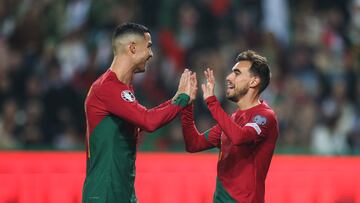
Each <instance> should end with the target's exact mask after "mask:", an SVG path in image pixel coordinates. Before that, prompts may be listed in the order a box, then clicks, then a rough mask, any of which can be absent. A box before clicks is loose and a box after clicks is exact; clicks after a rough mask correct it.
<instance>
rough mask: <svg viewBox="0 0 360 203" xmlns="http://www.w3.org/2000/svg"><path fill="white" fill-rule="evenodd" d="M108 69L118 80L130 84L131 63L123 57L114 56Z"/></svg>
mask: <svg viewBox="0 0 360 203" xmlns="http://www.w3.org/2000/svg"><path fill="white" fill-rule="evenodd" d="M110 70H111V71H113V72H114V73H115V75H116V77H117V79H118V80H119V81H121V82H122V83H124V84H125V85H130V84H132V80H133V77H134V71H133V65H132V63H131V62H130V61H129V59H126V58H125V57H121V56H115V57H114V59H113V62H112V63H111V66H110Z"/></svg>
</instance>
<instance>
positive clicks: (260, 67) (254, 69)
mask: <svg viewBox="0 0 360 203" xmlns="http://www.w3.org/2000/svg"><path fill="white" fill-rule="evenodd" d="M239 61H250V62H251V67H250V73H251V74H253V75H255V76H259V77H260V84H259V85H260V88H259V94H260V93H261V92H263V91H264V90H265V88H266V87H267V86H268V85H269V82H270V68H269V65H268V62H267V59H266V58H265V57H263V56H260V55H259V54H258V53H256V52H255V51H252V50H247V51H243V52H241V53H240V54H239V55H238V56H237V57H236V62H239Z"/></svg>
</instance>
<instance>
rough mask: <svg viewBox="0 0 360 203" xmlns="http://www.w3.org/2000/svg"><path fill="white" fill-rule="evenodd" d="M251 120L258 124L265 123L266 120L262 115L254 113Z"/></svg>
mask: <svg viewBox="0 0 360 203" xmlns="http://www.w3.org/2000/svg"><path fill="white" fill-rule="evenodd" d="M253 122H254V123H256V124H258V125H265V124H266V122H267V119H266V118H265V117H264V116H260V115H256V116H255V117H254V118H253Z"/></svg>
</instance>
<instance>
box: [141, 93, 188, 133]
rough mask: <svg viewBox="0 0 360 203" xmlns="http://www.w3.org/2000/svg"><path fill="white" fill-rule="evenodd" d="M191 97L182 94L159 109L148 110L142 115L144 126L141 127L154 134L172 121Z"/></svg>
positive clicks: (161, 105)
mask: <svg viewBox="0 0 360 203" xmlns="http://www.w3.org/2000/svg"><path fill="white" fill-rule="evenodd" d="M188 102H189V96H188V95H186V94H180V95H179V97H178V98H177V99H176V100H175V101H173V102H171V101H170V100H169V101H166V102H165V103H164V104H160V105H159V106H158V107H155V108H153V109H149V110H146V111H145V112H144V115H142V117H143V118H142V124H141V125H140V127H141V128H143V129H144V130H146V131H149V132H152V131H155V130H156V129H158V128H160V127H162V126H164V125H165V124H167V123H169V122H170V121H172V120H173V119H174V118H175V117H176V115H177V114H178V113H179V112H180V111H181V110H182V109H183V108H184V107H185V106H186V105H187V103H188Z"/></svg>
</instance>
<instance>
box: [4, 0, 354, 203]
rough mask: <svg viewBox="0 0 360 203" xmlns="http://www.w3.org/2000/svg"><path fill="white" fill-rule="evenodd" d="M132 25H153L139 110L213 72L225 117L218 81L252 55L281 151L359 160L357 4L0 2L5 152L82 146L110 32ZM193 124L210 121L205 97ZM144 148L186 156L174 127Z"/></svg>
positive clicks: (341, 0) (310, 0) (287, 0)
mask: <svg viewBox="0 0 360 203" xmlns="http://www.w3.org/2000/svg"><path fill="white" fill-rule="evenodd" d="M128 21H132V22H138V23H141V24H144V25H146V26H147V27H149V28H150V30H151V34H152V40H153V44H154V49H153V51H154V57H153V59H152V61H151V63H150V65H149V67H148V69H147V72H146V73H145V74H138V75H137V76H136V77H135V81H134V82H135V91H136V96H137V99H138V100H139V101H140V103H142V104H143V105H144V106H147V107H153V106H155V105H156V104H159V103H161V102H163V101H165V100H166V99H168V98H170V97H172V96H173V95H174V94H175V91H176V88H177V85H178V82H177V81H178V79H179V76H180V73H181V72H182V71H183V69H184V68H186V67H187V68H190V69H191V70H193V71H196V72H197V73H198V75H199V76H200V77H199V78H198V79H200V80H201V78H202V76H201V75H202V74H201V73H202V71H203V70H204V69H205V68H206V67H211V68H213V69H215V74H216V78H217V82H218V84H217V86H216V91H217V93H216V94H217V96H218V98H220V99H223V100H222V104H223V106H224V108H225V109H226V110H227V111H228V112H231V111H232V110H234V105H232V104H231V103H230V102H228V101H226V99H224V91H223V90H224V86H225V81H224V78H225V76H226V75H227V74H228V73H229V72H230V70H231V67H232V65H233V64H234V59H235V56H236V55H237V54H238V53H239V52H240V51H242V50H246V49H254V50H256V51H258V52H260V53H261V54H263V55H265V56H266V57H267V58H268V60H269V61H270V64H271V70H272V81H271V83H270V86H269V88H268V89H267V90H266V91H265V93H264V94H263V98H264V99H265V100H266V101H267V102H268V103H269V104H270V105H271V106H272V107H273V108H274V109H275V111H276V112H277V115H278V119H279V121H280V137H279V140H278V144H277V149H276V153H277V154H280V153H281V154H309V155H315V154H316V155H358V154H360V105H359V104H360V68H359V67H360V0H302V1H295V0H196V1H183V0H151V1H149V0H121V1H119V0H1V1H0V149H1V150H2V151H7V150H83V149H84V134H85V133H84V131H85V122H84V111H83V102H84V99H85V96H86V93H87V91H88V89H89V87H90V84H91V83H92V82H93V81H94V80H95V79H96V78H97V77H98V76H99V75H100V74H101V73H103V72H104V71H105V70H106V69H107V68H108V67H109V65H110V63H111V59H112V50H111V34H112V31H113V29H114V28H115V27H116V26H117V25H119V24H121V23H123V22H128ZM175 81H176V82H175ZM196 121H197V123H198V127H199V128H200V129H202V130H205V129H207V128H208V127H210V126H211V125H212V124H214V122H213V121H212V119H211V117H210V114H209V113H208V111H207V110H206V108H205V105H204V104H203V102H202V98H201V94H199V96H198V100H197V103H196ZM140 151H150V152H155V151H156V152H159V151H160V152H183V151H184V145H183V139H182V134H181V126H180V122H179V120H176V121H173V122H172V123H171V124H170V125H168V126H166V127H163V128H162V129H160V130H158V131H156V132H155V133H152V134H151V135H146V138H145V139H144V140H143V141H142V144H141V146H140ZM354 160H355V159H354ZM270 170H271V169H270ZM0 184H1V180H0ZM358 185H360V183H359V184H358ZM4 187H5V186H4ZM359 187H360V186H359ZM359 191H360V190H359ZM359 201H360V200H359Z"/></svg>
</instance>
